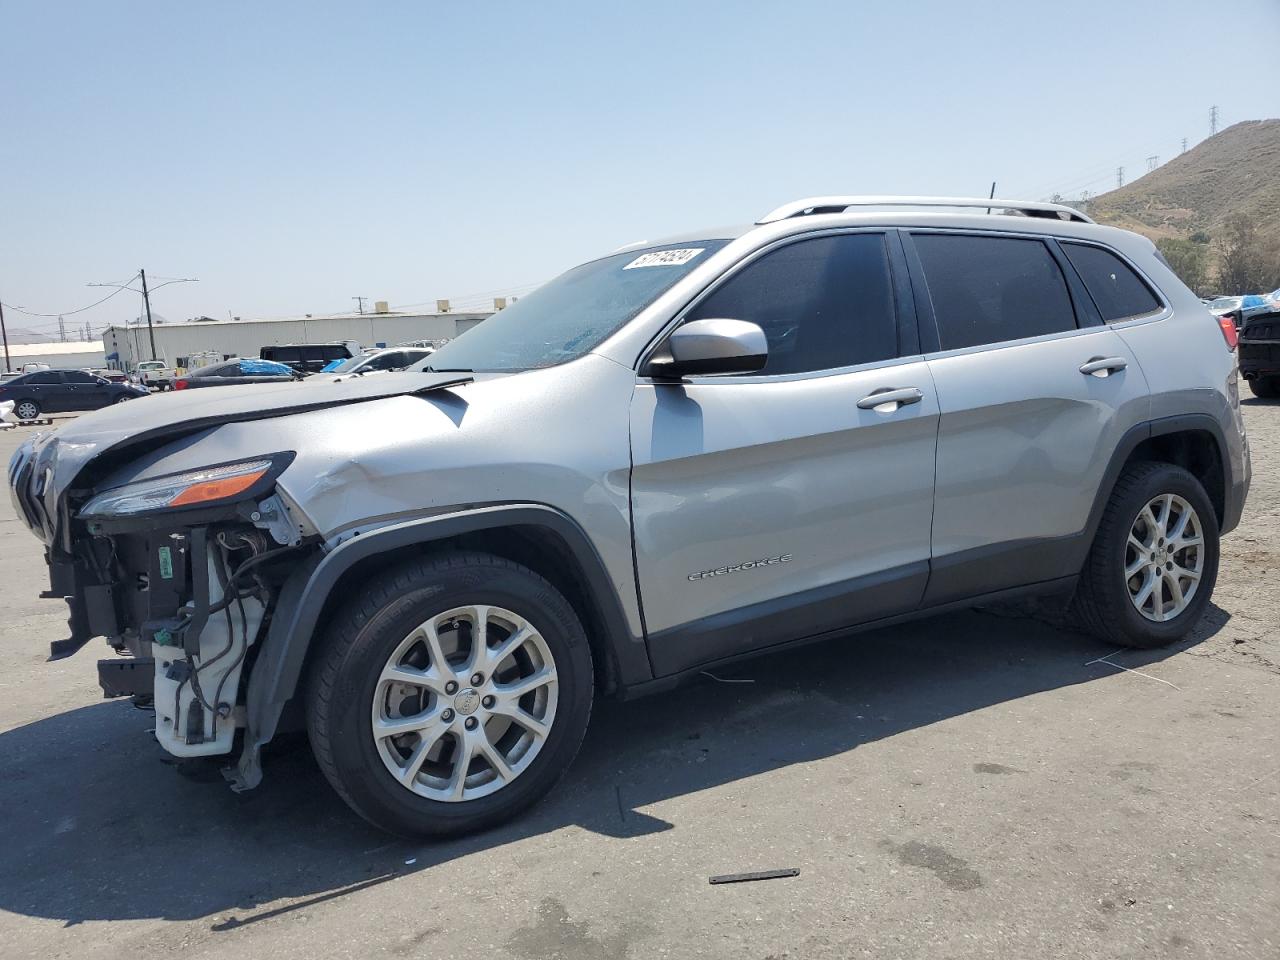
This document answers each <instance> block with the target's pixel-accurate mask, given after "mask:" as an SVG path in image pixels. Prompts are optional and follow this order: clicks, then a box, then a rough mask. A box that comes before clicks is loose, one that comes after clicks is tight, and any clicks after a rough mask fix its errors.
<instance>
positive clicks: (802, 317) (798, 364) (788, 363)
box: [688, 233, 898, 376]
mask: <svg viewBox="0 0 1280 960" xmlns="http://www.w3.org/2000/svg"><path fill="white" fill-rule="evenodd" d="M712 317H728V318H731V319H734V320H748V321H750V322H752V323H757V324H759V325H760V327H761V328H762V329H763V330H764V334H765V337H766V338H767V340H768V342H769V361H768V363H766V364H765V366H764V369H762V370H761V371H760V373H759V375H760V376H768V375H770V374H778V373H808V372H810V371H814V370H831V369H835V368H838V367H849V366H853V365H854V364H858V363H872V362H874V361H876V360H888V359H891V358H893V357H896V356H897V355H898V332H897V324H896V322H895V314H894V302H893V286H892V283H891V282H890V278H889V258H888V254H887V252H886V251H885V242H884V235H883V234H879V233H850V234H841V235H837V236H830V237H815V238H814V239H812V240H801V241H799V242H797V243H791V244H788V245H787V246H785V247H781V248H779V249H777V250H774V251H773V252H772V253H767V254H765V255H764V256H762V257H761V258H760V259H759V260H756V261H755V262H754V263H751V264H748V265H747V266H745V267H743V268H742V270H740V271H738V273H736V274H734V275H733V276H732V277H730V278H729V279H728V280H726V281H725V282H724V283H723V284H722V285H721V286H720V287H719V288H718V289H716V290H714V291H712V293H711V295H710V296H708V297H707V298H706V299H705V300H703V301H702V302H701V303H700V304H698V306H697V307H695V308H694V309H693V311H692V312H691V313H690V314H689V316H688V319H689V320H700V319H708V318H712Z"/></svg>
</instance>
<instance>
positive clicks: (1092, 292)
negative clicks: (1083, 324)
mask: <svg viewBox="0 0 1280 960" xmlns="http://www.w3.org/2000/svg"><path fill="white" fill-rule="evenodd" d="M1062 252H1063V253H1065V254H1066V255H1067V259H1068V260H1070V261H1071V265H1072V266H1073V267H1075V268H1076V272H1077V273H1078V274H1080V279H1081V280H1083V281H1084V285H1085V289H1086V290H1088V291H1089V296H1091V297H1093V302H1094V303H1095V304H1096V305H1097V307H1098V312H1099V313H1100V314H1102V319H1103V320H1106V321H1108V322H1110V321H1112V320H1123V319H1125V318H1126V317H1137V316H1140V315H1142V314H1144V313H1152V312H1153V311H1156V310H1159V309H1160V301H1159V300H1157V299H1156V296H1155V294H1154V293H1152V292H1151V290H1150V288H1149V287H1148V286H1147V285H1146V284H1145V283H1143V282H1142V278H1141V277H1139V276H1138V275H1137V274H1136V273H1134V272H1133V270H1131V269H1130V268H1129V265H1128V264H1126V263H1125V262H1124V261H1123V260H1121V259H1120V258H1119V257H1117V256H1116V255H1115V254H1114V253H1111V252H1110V251H1108V250H1103V249H1102V248H1101V247H1089V246H1085V245H1084V244H1080V243H1064V244H1062Z"/></svg>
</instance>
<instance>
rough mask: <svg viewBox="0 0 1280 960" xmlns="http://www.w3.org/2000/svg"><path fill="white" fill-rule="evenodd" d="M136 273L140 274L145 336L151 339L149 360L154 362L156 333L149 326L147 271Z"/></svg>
mask: <svg viewBox="0 0 1280 960" xmlns="http://www.w3.org/2000/svg"><path fill="white" fill-rule="evenodd" d="M138 273H140V274H142V302H143V303H144V304H146V307H147V336H149V337H150V338H151V359H152V360H156V359H158V358H157V357H156V331H155V328H154V327H152V326H151V296H150V295H149V294H148V293H147V271H145V270H143V269H141V268H139V269H138Z"/></svg>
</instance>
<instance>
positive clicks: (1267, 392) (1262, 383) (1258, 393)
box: [1249, 377, 1280, 400]
mask: <svg viewBox="0 0 1280 960" xmlns="http://www.w3.org/2000/svg"><path fill="white" fill-rule="evenodd" d="M1249 389H1250V390H1252V391H1253V395H1254V396H1255V397H1257V398H1258V399H1259V400H1274V399H1275V398H1276V397H1280V377H1254V378H1253V379H1252V380H1250V381H1249Z"/></svg>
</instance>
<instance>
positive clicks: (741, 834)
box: [0, 389, 1280, 960]
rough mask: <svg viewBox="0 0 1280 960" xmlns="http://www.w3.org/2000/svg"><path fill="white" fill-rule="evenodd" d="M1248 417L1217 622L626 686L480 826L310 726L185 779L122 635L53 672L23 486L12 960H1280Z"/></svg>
mask: <svg viewBox="0 0 1280 960" xmlns="http://www.w3.org/2000/svg"><path fill="white" fill-rule="evenodd" d="M1242 393H1243V394H1244V395H1246V396H1248V392H1247V390H1244V389H1242ZM1244 404H1245V408H1246V420H1247V423H1248V428H1249V433H1250V440H1251V447H1252V454H1253V468H1254V478H1253V489H1252V492H1251V495H1250V498H1249V502H1248V505H1247V508H1246V513H1245V518H1244V521H1243V523H1242V525H1241V527H1240V528H1239V529H1238V530H1237V531H1236V532H1235V533H1234V534H1233V535H1231V536H1230V537H1229V538H1228V539H1227V540H1226V541H1225V542H1224V545H1223V558H1222V566H1221V573H1220V576H1219V581H1218V586H1217V590H1216V593H1215V597H1214V603H1213V604H1212V605H1211V606H1210V608H1209V610H1210V613H1209V615H1208V616H1207V617H1206V619H1205V620H1204V621H1203V622H1202V624H1201V625H1200V627H1199V628H1198V630H1197V631H1196V633H1195V635H1194V638H1193V639H1192V641H1190V642H1188V643H1184V644H1181V645H1178V646H1176V647H1174V648H1169V649H1165V650H1159V651H1154V652H1150V653H1139V652H1135V651H1118V650H1116V649H1114V648H1110V647H1107V646H1104V645H1101V644H1099V643H1098V642H1096V641H1094V640H1091V639H1088V638H1085V637H1083V636H1081V635H1078V634H1075V633H1072V632H1071V631H1070V630H1068V629H1065V628H1063V627H1061V626H1059V625H1058V624H1059V620H1058V618H1057V616H1056V611H1054V610H1053V609H1051V608H1043V607H1008V608H999V609H985V610H972V611H967V612H963V613H958V614H953V615H949V616H946V617H944V618H940V619H935V620H929V621H923V622H919V623H914V624H910V625H907V626H900V627H894V628H892V629H886V630H882V631H878V632H875V633H869V634H862V635H859V636H855V637H851V638H848V639H845V640H835V641H829V642H827V643H824V644H820V645H816V646H812V647H808V648H805V649H801V650H797V651H790V652H785V653H781V654H778V655H775V656H773V657H769V658H763V659H759V660H756V661H753V662H750V663H746V664H742V665H740V666H737V667H735V668H733V669H732V670H728V671H725V672H724V673H723V674H718V675H717V676H718V677H719V681H732V682H718V681H717V680H716V679H713V678H710V677H707V678H703V679H702V680H700V681H699V682H697V683H695V684H692V685H689V686H686V687H684V688H681V689H679V690H677V691H674V692H671V693H667V694H663V695H659V696H655V697H652V698H649V699H643V700H638V701H635V702H630V703H614V702H602V703H598V704H597V707H596V711H595V716H594V719H593V722H592V726H591V729H590V731H589V733H588V735H587V741H586V744H585V745H584V748H583V751H582V753H581V755H580V756H579V758H578V760H577V762H576V763H575V765H574V766H573V768H572V770H571V771H570V773H569V776H568V777H567V779H566V781H565V782H564V783H563V784H562V785H561V786H560V788H559V789H557V790H556V791H555V792H554V793H553V794H552V795H551V796H550V798H549V799H548V800H546V801H545V802H543V803H542V804H540V805H539V806H538V807H536V808H535V809H534V810H533V811H531V812H530V813H529V814H527V815H525V816H524V817H522V818H520V819H519V820H517V821H516V822H515V823H514V824H511V825H509V826H507V827H504V828H500V829H498V830H495V831H492V832H489V833H486V834H483V835H480V836H476V837H471V838H468V839H464V840H459V841H452V842H447V843H414V842H406V841H399V840H392V839H391V838H389V837H387V836H385V835H383V834H380V833H378V832H376V831H374V830H373V829H372V828H370V827H367V826H366V825H364V824H363V823H362V822H361V821H359V820H358V819H357V818H356V817H355V816H354V815H353V814H351V813H350V812H349V811H348V809H347V808H346V807H345V806H344V805H343V804H342V803H341V801H339V800H338V798H337V797H336V796H335V795H334V794H333V793H332V791H331V790H330V789H329V786H328V784H327V783H326V782H325V780H324V779H323V777H322V776H321V774H320V773H319V771H318V770H317V769H316V767H315V765H314V763H313V762H312V761H311V758H310V755H309V753H308V752H307V750H306V748H305V745H300V744H298V743H294V744H293V745H292V749H284V750H279V751H277V752H274V753H273V754H272V755H270V756H269V757H268V758H267V764H266V774H267V776H266V780H265V782H264V784H263V786H262V787H261V788H260V789H259V790H257V791H256V792H254V793H251V794H248V795H245V796H236V795H234V794H232V793H231V792H230V791H229V790H228V789H226V787H225V786H224V785H223V784H222V783H221V782H218V781H217V780H208V781H207V782H200V781H199V780H198V779H192V778H190V777H184V776H182V775H180V774H179V773H178V772H176V771H175V770H174V769H173V768H172V767H171V766H170V765H168V764H166V763H165V762H164V756H163V754H162V752H161V751H160V749H159V748H158V747H157V746H156V745H155V744H154V743H153V742H152V741H151V738H150V736H149V734H148V732H147V730H148V727H149V724H150V720H151V718H150V715H149V714H145V713H142V712H139V711H137V710H135V709H134V708H133V707H131V706H130V705H129V704H128V703H127V702H124V701H103V700H102V699H101V698H100V693H99V691H98V688H97V685H96V677H95V670H94V665H93V661H94V659H95V657H98V656H106V655H107V654H108V653H109V651H107V650H105V648H103V647H102V646H101V644H100V643H94V644H91V645H90V647H89V648H87V649H86V650H84V651H82V652H81V653H80V654H79V655H77V656H76V657H74V658H72V659H69V660H65V661H62V662H59V663H54V664H46V663H45V662H44V659H45V656H46V655H47V652H48V643H49V641H51V640H55V639H59V638H61V637H63V636H65V635H66V632H65V623H64V621H65V618H66V612H65V607H64V606H63V605H62V604H61V603H59V602H56V601H51V600H40V599H38V598H37V595H38V593H39V591H40V590H41V589H44V587H45V585H46V583H45V569H44V564H43V562H42V560H41V557H40V550H39V545H38V543H37V541H36V540H35V539H34V538H33V537H32V536H31V535H30V534H29V533H28V532H27V531H26V530H25V529H24V528H23V527H22V525H21V524H20V523H19V522H18V521H17V520H16V519H15V518H14V516H13V513H12V510H11V508H10V505H9V503H8V500H7V498H5V500H4V502H3V506H0V545H2V548H0V584H2V586H0V590H3V594H2V596H3V610H4V618H3V623H2V624H0V665H2V669H0V774H2V775H0V810H2V811H3V815H4V825H3V833H2V834H0V837H2V839H3V842H2V843H0V944H3V946H2V947H0V955H3V956H4V957H5V958H6V960H8V958H13V960H18V958H27V957H33V958H34V957H42V958H49V957H61V956H76V957H86V956H101V957H121V958H125V957H129V958H133V957H139V956H173V955H177V954H178V953H179V951H181V953H182V955H183V956H185V957H235V958H245V957H262V956H271V957H273V958H278V960H285V958H290V957H308V958H314V957H374V956H390V957H460V956H475V957H515V958H522V957H530V958H534V957H536V958H549V957H565V958H587V957H633V958H638V957H646V958H647V957H664V956H671V957H685V956H715V957H722V956H723V957H753V958H766V957H805V958H817V957H860V956H868V957H876V958H885V957H931V958H934V957H958V956H966V957H968V956H997V957H1011V958H1015V957H1016V958H1026V957H1035V956H1045V957H1068V956H1069V957H1129V956H1152V957H1215V958H1222V957H1276V956H1280V883H1277V877H1278V876H1280V740H1278V736H1277V735H1278V733H1280V404H1276V403H1264V402H1262V401H1258V400H1255V399H1252V398H1250V399H1248V400H1246V401H1244ZM27 435H28V429H27V428H18V429H16V430H12V431H9V432H7V433H4V434H0V455H2V456H3V458H4V460H5V461H6V462H7V460H8V456H9V454H10V453H11V452H12V450H13V449H14V447H15V446H16V445H17V443H18V442H20V440H21V439H22V438H23V437H25V436H27ZM791 867H794V868H798V869H799V871H800V873H799V876H797V877H793V878H786V879H774V880H768V881H762V882H757V883H745V884H734V885H717V886H713V885H709V884H708V882H707V880H708V877H709V876H711V875H716V874H728V873H735V872H740V871H756V870H768V869H774V868H791Z"/></svg>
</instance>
